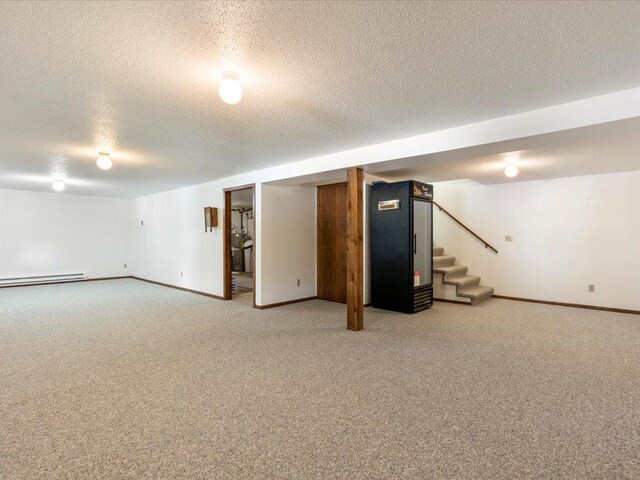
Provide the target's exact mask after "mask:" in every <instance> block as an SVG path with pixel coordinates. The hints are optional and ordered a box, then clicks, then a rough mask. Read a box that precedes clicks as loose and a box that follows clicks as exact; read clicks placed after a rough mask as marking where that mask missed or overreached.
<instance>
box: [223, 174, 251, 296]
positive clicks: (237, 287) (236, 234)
mask: <svg viewBox="0 0 640 480" xmlns="http://www.w3.org/2000/svg"><path fill="white" fill-rule="evenodd" d="M224 204H225V215H224V219H225V222H224V223H225V225H224V233H225V235H224V240H225V241H224V253H225V255H224V259H225V285H224V298H225V299H227V300H234V301H238V302H241V303H246V304H249V305H253V306H254V307H255V279H254V265H255V217H254V206H255V196H254V186H253V185H248V186H244V187H239V188H235V189H228V190H225V202H224Z"/></svg>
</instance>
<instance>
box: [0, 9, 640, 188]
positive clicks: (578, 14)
mask: <svg viewBox="0 0 640 480" xmlns="http://www.w3.org/2000/svg"><path fill="white" fill-rule="evenodd" d="M638 18H640V3H638V2H616V3H614V2H595V3H586V2H575V3H573V2H521V3H520V2H509V3H502V2H488V3H476V2H473V3H472V2H461V3H454V2H433V3H431V2H409V3H399V2H388V3H383V2H315V3H312V2H298V3H294V2H260V3H249V2H242V3H241V2H237V3H231V2H224V3H214V2H204V3H192V2H177V3H161V2H136V3H124V2H119V3H118V2H100V3H98V2H74V3H56V2H43V3H27V2H16V3H8V2H3V3H1V4H0V188H19V189H29V190H39V189H41V190H49V189H50V181H51V177H52V174H53V173H54V172H59V173H62V174H63V175H65V177H66V181H67V185H68V188H67V190H66V191H67V192H69V193H81V194H95V195H109V196H121V197H135V196H139V195H144V194H148V193H152V192H156V191H162V190H167V189H170V188H176V187H179V186H184V185H189V184H193V183H201V182H204V181H206V180H210V179H213V178H219V177H224V176H227V175H231V174H235V173H240V172H243V171H250V170H254V169H257V168H263V167H267V166H271V165H276V164H280V163H286V162H290V161H294V160H299V159H303V158H306V157H310V156H316V155H322V154H326V153H330V152H335V151H340V150H345V149H349V148H354V147H358V146H363V145H368V144H374V143H378V142H382V141H386V140H391V139H396V138H401V137H406V136H410V135H415V134H419V133H424V132H429V131H435V130H440V129H443V128H448V127H452V126H457V125H462V124H467V123H472V122H475V121H480V120H484V119H489V118H495V117H500V116H503V115H508V114H512V113H516V112H521V111H527V110H531V109H535V108H540V107H544V106H549V105H555V104H559V103H564V102H568V101H572V100H576V99H580V98H586V97H590V96H594V95H599V94H603V93H608V92H613V91H618V90H623V89H627V88H632V87H637V86H639V85H640V62H638V58H640V29H639V28H637V19H638ZM226 69H233V70H236V71H238V72H239V73H240V74H241V76H242V79H243V82H244V85H245V98H244V99H243V101H242V102H241V103H240V104H238V105H236V106H228V105H225V104H224V103H222V102H221V101H220V100H219V98H218V97H217V94H216V91H215V85H216V78H217V75H218V73H219V72H220V71H222V70H226ZM105 149H107V150H109V151H111V152H112V153H113V158H114V167H113V169H112V170H110V171H107V172H104V171H101V170H98V169H97V168H96V167H95V157H96V154H97V152H98V151H99V150H105Z"/></svg>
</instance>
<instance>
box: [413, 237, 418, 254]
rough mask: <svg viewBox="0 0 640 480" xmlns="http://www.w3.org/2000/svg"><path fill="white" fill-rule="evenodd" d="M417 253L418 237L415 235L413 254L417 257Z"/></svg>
mask: <svg viewBox="0 0 640 480" xmlns="http://www.w3.org/2000/svg"><path fill="white" fill-rule="evenodd" d="M416 253H418V238H417V235H416V234H415V233H414V234H413V254H414V255H415V254H416Z"/></svg>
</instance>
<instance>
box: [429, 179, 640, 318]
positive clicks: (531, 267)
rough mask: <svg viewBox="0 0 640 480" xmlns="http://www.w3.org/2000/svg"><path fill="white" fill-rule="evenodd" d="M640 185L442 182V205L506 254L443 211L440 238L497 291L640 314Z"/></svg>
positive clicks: (438, 217) (438, 191)
mask: <svg viewBox="0 0 640 480" xmlns="http://www.w3.org/2000/svg"><path fill="white" fill-rule="evenodd" d="M639 185H640V172H628V173H615V174H608V175H594V176H583V177H571V178H559V179H551V180H541V181H533V182H514V183H508V184H501V185H480V184H477V183H475V182H471V181H459V182H443V183H436V184H435V185H434V188H435V199H436V201H437V202H438V203H440V204H441V205H442V206H443V207H444V208H446V209H447V210H449V211H450V212H451V213H452V214H454V215H455V216H456V217H458V218H459V219H460V220H461V221H462V222H463V223H465V224H466V225H467V226H468V227H469V228H471V229H472V230H473V231H475V232H476V233H478V234H479V235H480V236H481V237H483V238H485V239H486V240H487V241H488V242H489V243H491V244H492V245H494V246H495V247H496V248H497V249H498V250H499V252H500V253H499V254H498V255H495V254H493V253H491V252H490V251H489V250H487V249H485V248H484V246H483V245H482V244H481V243H479V242H478V241H476V240H475V239H474V238H473V237H471V236H470V235H469V234H468V233H466V232H465V231H463V230H462V229H461V228H460V227H458V226H457V225H455V224H454V223H453V222H452V221H451V220H450V219H449V218H448V217H446V216H444V214H442V213H441V212H439V211H438V209H437V208H435V209H434V210H435V213H434V230H435V236H434V241H435V244H436V245H438V246H442V247H444V248H445V251H446V252H447V253H448V254H450V255H454V256H456V257H457V258H458V261H459V263H461V264H463V265H467V266H469V273H470V274H477V275H480V276H481V277H482V282H483V284H485V285H490V286H493V287H495V289H496V294H499V295H507V296H514V297H524V298H531V299H538V300H548V301H557V302H567V303H578V304H585V305H595V306H605V307H614V308H625V309H634V310H640V282H638V279H637V272H639V271H640V254H639V252H640V209H639V207H638V205H640V188H638V186H639ZM505 235H512V236H513V242H505V238H504V237H505ZM588 284H594V285H595V287H596V290H595V292H594V293H589V292H588Z"/></svg>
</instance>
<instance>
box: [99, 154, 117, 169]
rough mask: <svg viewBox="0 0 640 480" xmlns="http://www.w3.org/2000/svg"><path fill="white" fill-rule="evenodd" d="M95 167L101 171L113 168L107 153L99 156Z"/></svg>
mask: <svg viewBox="0 0 640 480" xmlns="http://www.w3.org/2000/svg"><path fill="white" fill-rule="evenodd" d="M96 165H98V167H100V168H101V169H102V170H109V169H110V168H111V167H112V166H113V162H112V161H111V157H110V156H109V154H108V153H102V152H101V153H100V156H99V157H98V159H97V160H96Z"/></svg>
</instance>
